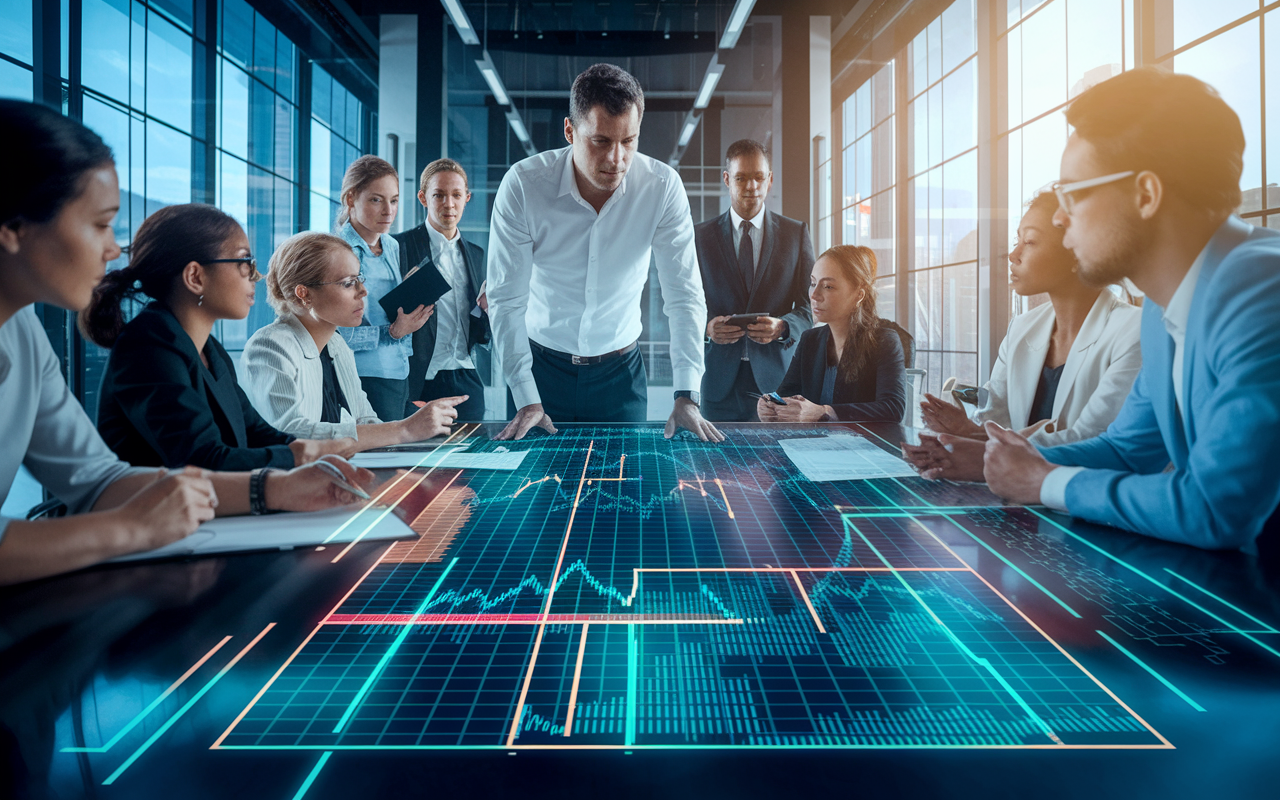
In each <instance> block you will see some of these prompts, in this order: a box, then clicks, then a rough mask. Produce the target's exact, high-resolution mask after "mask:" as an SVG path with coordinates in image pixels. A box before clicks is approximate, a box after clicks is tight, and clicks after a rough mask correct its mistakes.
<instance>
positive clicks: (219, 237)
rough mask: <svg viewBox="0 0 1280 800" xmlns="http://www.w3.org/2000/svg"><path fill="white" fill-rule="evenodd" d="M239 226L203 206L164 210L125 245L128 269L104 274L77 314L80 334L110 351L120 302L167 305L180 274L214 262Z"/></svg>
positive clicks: (116, 332) (120, 320)
mask: <svg viewBox="0 0 1280 800" xmlns="http://www.w3.org/2000/svg"><path fill="white" fill-rule="evenodd" d="M238 230H240V223H238V222H236V221H235V218H233V217H232V216H231V215H229V214H226V213H224V212H222V211H220V210H218V209H216V208H214V207H213V206H210V205H205V204H204V203H186V204H183V205H177V206H165V207H164V208H162V209H160V210H159V211H157V212H155V213H154V214H152V215H151V216H149V217H147V218H146V219H145V220H144V221H143V223H142V224H141V225H140V226H138V233H137V234H136V235H135V236H134V237H133V244H132V245H130V246H129V266H127V267H125V268H124V269H117V270H112V271H111V272H108V273H107V274H106V276H105V277H104V278H103V279H102V283H99V284H98V286H97V288H96V289H94V290H93V299H92V300H91V301H89V307H88V308H86V309H85V310H84V311H81V312H80V318H79V324H80V332H81V333H82V334H84V337H85V338H86V339H88V340H90V341H91V342H94V343H95V344H98V345H101V346H102V347H111V346H112V345H114V344H115V342H116V339H117V338H118V337H119V336H120V331H122V330H123V329H124V322H125V320H124V310H123V308H122V305H123V303H124V301H125V298H129V297H135V296H137V295H138V294H145V295H146V296H148V297H150V298H153V299H155V300H168V298H169V296H170V295H171V294H172V293H173V291H174V288H175V284H176V283H177V281H178V280H179V278H180V276H181V275H182V270H183V268H184V267H186V266H187V264H189V263H191V262H192V261H197V262H199V261H207V260H209V259H213V258H217V257H218V253H219V251H221V250H222V245H223V243H224V242H226V241H227V239H228V238H230V237H231V235H232V234H234V233H235V232H236V231H238Z"/></svg>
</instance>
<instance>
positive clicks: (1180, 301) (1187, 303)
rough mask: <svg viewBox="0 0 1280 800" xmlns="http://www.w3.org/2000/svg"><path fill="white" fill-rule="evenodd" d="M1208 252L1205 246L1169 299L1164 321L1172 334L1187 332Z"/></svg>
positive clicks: (1207, 247)
mask: <svg viewBox="0 0 1280 800" xmlns="http://www.w3.org/2000/svg"><path fill="white" fill-rule="evenodd" d="M1208 252H1209V246H1208V245H1205V247H1204V249H1203V250H1201V251H1200V254H1199V255H1197V256H1196V260H1195V261H1192V262H1191V269H1189V270H1187V274H1186V275H1185V276H1183V278H1182V283H1179V284H1178V288H1177V289H1176V290H1175V291H1174V293H1173V297H1170V298H1169V305H1168V306H1166V307H1165V309H1164V314H1163V319H1164V325H1165V327H1166V328H1168V329H1169V330H1170V331H1171V332H1173V331H1176V332H1178V333H1185V332H1186V330H1187V320H1188V319H1189V318H1190V317H1191V300H1192V298H1193V297H1195V293H1196V283H1198V282H1199V280H1200V271H1201V269H1203V268H1204V260H1205V256H1206V255H1208Z"/></svg>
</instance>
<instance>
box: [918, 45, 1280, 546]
mask: <svg viewBox="0 0 1280 800" xmlns="http://www.w3.org/2000/svg"><path fill="white" fill-rule="evenodd" d="M1067 121H1068V122H1069V123H1070V124H1071V125H1072V126H1073V127H1074V129H1075V132H1074V133H1073V134H1072V136H1071V138H1070V140H1069V141H1068V143H1067V148H1066V151H1065V152H1064V153H1063V156H1062V182H1061V183H1060V184H1059V185H1058V186H1057V192H1058V197H1059V205H1060V209H1059V211H1058V214H1057V215H1056V217H1055V219H1054V224H1056V225H1058V226H1059V227H1062V228H1064V229H1065V231H1066V234H1065V236H1064V239H1063V244H1064V245H1065V246H1066V247H1068V248H1070V249H1072V250H1073V251H1074V252H1075V254H1076V257H1077V259H1078V260H1079V262H1080V267H1079V271H1080V276H1081V278H1082V279H1084V280H1085V281H1087V282H1091V283H1094V284H1098V285H1101V284H1106V283H1112V282H1115V281H1118V280H1119V279H1121V278H1129V279H1130V280H1132V282H1133V283H1134V285H1135V286H1137V287H1138V288H1139V289H1140V290H1142V292H1143V293H1144V294H1145V295H1146V297H1147V302H1146V307H1145V308H1144V309H1143V321H1142V371H1141V372H1140V373H1139V375H1138V378H1137V381H1136V383H1135V384H1134V387H1133V391H1132V392H1131V393H1130V395H1129V398H1128V400H1127V401H1126V402H1125V405H1124V407H1123V408H1122V409H1121V411H1120V415H1119V416H1118V417H1117V419H1116V421H1115V422H1114V423H1112V424H1111V426H1110V427H1109V428H1108V429H1107V430H1106V432H1104V433H1103V434H1102V435H1100V436H1097V437H1095V438H1093V439H1089V440H1086V441H1083V442H1077V443H1075V444H1070V445H1063V446H1060V447H1051V448H1044V449H1041V450H1037V449H1036V448H1035V447H1033V446H1032V445H1030V444H1029V443H1028V442H1027V441H1026V440H1025V439H1023V438H1022V437H1021V436H1019V435H1017V434H1016V433H1013V432H1011V431H1007V430H1005V429H1003V428H1001V427H999V426H998V425H993V424H991V423H988V425H987V430H988V434H989V435H990V436H991V439H990V441H989V442H988V443H987V445H986V448H985V459H984V462H983V473H984V475H985V477H986V479H987V482H988V483H989V484H990V486H991V489H992V490H993V491H994V492H996V493H997V494H999V495H1000V496H1002V497H1004V498H1006V499H1009V500H1013V501H1015V502H1019V503H1028V504H1030V503H1042V504H1044V505H1047V506H1049V507H1050V508H1054V509H1057V510H1060V511H1066V512H1069V513H1071V514H1072V515H1074V516H1077V517H1081V518H1083V519H1087V520H1091V521H1095V522H1101V523H1105V524H1108V525H1114V526H1116V527H1120V528H1125V529H1127V530H1131V531H1136V532H1138V533H1143V534H1146V535H1148V536H1153V537H1156V538H1160V539H1167V540H1170V541H1175V542H1181V543H1184V544H1191V545H1195V546H1197V547H1205V548H1241V547H1250V546H1252V545H1254V544H1255V543H1256V545H1257V547H1258V549H1259V550H1260V551H1262V550H1273V551H1274V550H1280V515H1277V513H1276V510H1277V506H1280V470H1278V469H1276V467H1275V463H1274V458H1275V453H1276V452H1277V450H1278V449H1280V232H1276V231H1271V230H1267V229H1265V228H1254V227H1251V226H1250V225H1248V224H1246V223H1245V222H1244V221H1242V220H1241V219H1239V218H1238V217H1235V216H1232V212H1233V210H1234V209H1235V208H1237V207H1238V206H1239V205H1240V188H1239V186H1240V175H1241V165H1242V163H1243V152H1244V146H1245V142H1244V135H1243V133H1242V130H1241V127H1240V122H1239V119H1238V118H1237V116H1236V114H1235V112H1233V111H1232V110H1231V109H1230V108H1229V107H1228V106H1227V104H1226V103H1224V102H1223V101H1222V99H1221V97H1219V96H1218V94H1217V92H1215V91H1214V90H1213V89H1212V88H1210V87H1208V86H1207V85H1205V84H1204V83H1202V82H1200V81H1199V80H1196V79H1195V78H1192V77H1190V76H1188V75H1175V74H1172V73H1167V72H1163V71H1159V70H1156V69H1153V68H1144V69H1139V70H1134V71H1132V72H1127V73H1124V74H1123V75H1120V76H1117V77H1115V78H1112V79H1110V80H1108V81H1106V82H1104V83H1102V84H1099V85H1098V86H1096V87H1094V88H1092V89H1090V90H1089V91H1087V92H1085V93H1084V94H1082V95H1081V96H1080V97H1078V98H1077V99H1076V100H1075V102H1074V103H1073V104H1072V106H1071V108H1070V109H1069V110H1068V111H1067ZM961 449H962V448H961ZM958 452H960V451H959V450H957V453H958ZM950 457H951V460H952V463H951V464H949V465H940V466H935V467H934V468H932V469H927V470H926V472H929V473H932V474H935V475H938V476H940V477H949V476H951V475H955V474H956V473H957V472H960V471H963V470H959V469H957V468H958V467H962V466H963V465H962V464H961V463H959V462H963V461H964V460H965V456H963V455H956V454H951V456H950ZM942 458H943V460H945V458H946V457H942ZM916 463H917V464H920V465H922V466H927V465H923V464H921V462H920V461H919V460H917V461H916Z"/></svg>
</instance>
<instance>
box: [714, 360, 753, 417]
mask: <svg viewBox="0 0 1280 800" xmlns="http://www.w3.org/2000/svg"><path fill="white" fill-rule="evenodd" d="M703 385H704V386H705V385H706V380H705V379H704V380H703ZM752 392H755V393H756V394H760V389H759V388H758V387H757V386H756V377H755V374H754V373H753V372H752V371H751V362H750V361H739V362H738V376H737V377H736V378H734V381H733V388H732V389H730V390H729V394H727V395H725V396H724V397H722V398H721V399H719V400H712V399H710V398H709V397H707V393H706V392H705V391H704V392H703V393H702V416H703V417H705V418H707V419H708V420H710V421H712V422H759V421H760V419H759V417H757V416H756V398H754V397H752V396H751V393H752Z"/></svg>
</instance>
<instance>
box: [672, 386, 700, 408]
mask: <svg viewBox="0 0 1280 800" xmlns="http://www.w3.org/2000/svg"><path fill="white" fill-rule="evenodd" d="M681 397H683V398H685V399H686V400H692V401H693V404H694V405H695V406H701V405H702V395H700V394H698V393H697V392H691V391H689V390H688V389H681V390H680V391H678V392H676V399H677V400H679V399H680V398H681Z"/></svg>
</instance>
